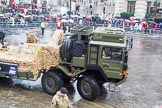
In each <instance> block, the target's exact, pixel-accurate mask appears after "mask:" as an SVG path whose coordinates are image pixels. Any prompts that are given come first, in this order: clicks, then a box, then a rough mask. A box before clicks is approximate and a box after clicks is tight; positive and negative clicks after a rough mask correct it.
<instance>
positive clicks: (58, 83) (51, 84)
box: [42, 72, 63, 95]
mask: <svg viewBox="0 0 162 108" xmlns="http://www.w3.org/2000/svg"><path fill="white" fill-rule="evenodd" d="M62 86H63V80H62V78H61V77H60V76H59V75H58V74H57V73H54V72H46V73H44V74H43V76H42V87H43V89H44V91H45V92H46V93H48V94H50V95H54V94H55V93H56V92H57V91H58V90H59V89H60V88H61V87H62Z"/></svg>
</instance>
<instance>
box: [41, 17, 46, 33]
mask: <svg viewBox="0 0 162 108" xmlns="http://www.w3.org/2000/svg"><path fill="white" fill-rule="evenodd" d="M40 26H41V30H42V36H44V29H45V28H46V22H45V21H44V20H43V22H42V23H41V25H40Z"/></svg>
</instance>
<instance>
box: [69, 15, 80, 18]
mask: <svg viewBox="0 0 162 108" xmlns="http://www.w3.org/2000/svg"><path fill="white" fill-rule="evenodd" d="M71 17H74V18H78V17H79V15H72V16H71Z"/></svg>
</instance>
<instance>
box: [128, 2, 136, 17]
mask: <svg viewBox="0 0 162 108" xmlns="http://www.w3.org/2000/svg"><path fill="white" fill-rule="evenodd" d="M135 3H136V1H128V6H127V12H129V13H133V14H134V11H135Z"/></svg>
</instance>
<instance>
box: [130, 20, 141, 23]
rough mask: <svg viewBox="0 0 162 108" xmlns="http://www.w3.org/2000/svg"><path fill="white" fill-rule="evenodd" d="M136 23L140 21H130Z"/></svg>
mask: <svg viewBox="0 0 162 108" xmlns="http://www.w3.org/2000/svg"><path fill="white" fill-rule="evenodd" d="M138 22H140V21H138V20H133V21H132V23H138Z"/></svg>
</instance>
